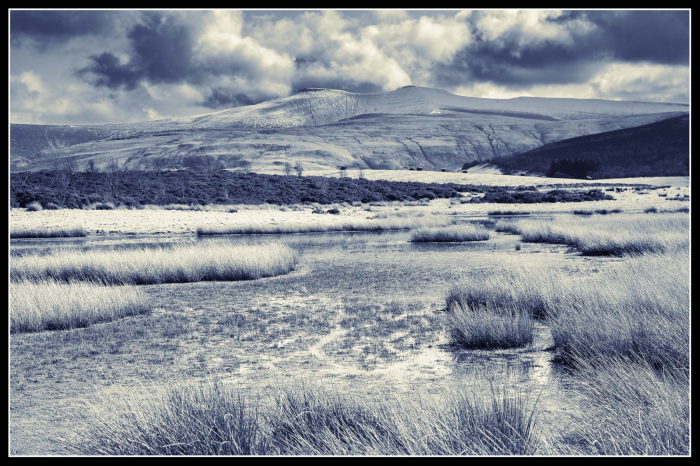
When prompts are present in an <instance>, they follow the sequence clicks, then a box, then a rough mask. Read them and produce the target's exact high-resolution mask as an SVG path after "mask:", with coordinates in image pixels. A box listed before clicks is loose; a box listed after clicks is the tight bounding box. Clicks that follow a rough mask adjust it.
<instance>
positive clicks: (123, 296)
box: [10, 280, 150, 333]
mask: <svg viewBox="0 0 700 466" xmlns="http://www.w3.org/2000/svg"><path fill="white" fill-rule="evenodd" d="M149 311H150V305H149V303H148V301H147V300H146V298H145V297H144V296H143V294H142V293H141V292H140V291H139V290H137V289H135V288H132V287H119V288H112V287H107V286H102V285H98V284H94V283H63V282H56V281H53V280H46V281H39V282H30V281H20V282H11V283H10V332H11V333H19V332H39V331H42V330H67V329H73V328H83V327H88V326H90V325H92V324H96V323H100V322H109V321H112V320H115V319H119V318H122V317H127V316H133V315H138V314H144V313H147V312H149Z"/></svg>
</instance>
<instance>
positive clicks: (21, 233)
mask: <svg viewBox="0 0 700 466" xmlns="http://www.w3.org/2000/svg"><path fill="white" fill-rule="evenodd" d="M83 236H87V232H86V231H85V229H84V228H83V227H81V226H80V227H67V228H10V238H77V237H83Z"/></svg>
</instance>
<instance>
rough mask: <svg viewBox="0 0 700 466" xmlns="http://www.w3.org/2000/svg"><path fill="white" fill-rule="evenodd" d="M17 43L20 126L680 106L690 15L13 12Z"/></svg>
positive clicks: (15, 89)
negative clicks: (454, 101) (343, 98)
mask: <svg viewBox="0 0 700 466" xmlns="http://www.w3.org/2000/svg"><path fill="white" fill-rule="evenodd" d="M10 35H11V51H10V52H11V77H12V79H11V98H12V99H13V106H12V113H11V118H12V121H16V120H17V119H22V120H23V121H27V120H31V121H35V122H49V121H50V122H64V121H69V120H70V121H75V122H82V123H91V122H95V121H105V119H107V121H110V122H118V121H135V120H137V119H148V118H153V117H157V116H163V117H173V116H183V115H192V114H196V112H200V113H204V112H207V111H210V110H211V109H221V108H227V107H232V106H240V105H250V104H255V103H258V102H261V101H264V100H268V99H272V98H277V97H284V96H288V95H290V94H291V93H293V92H295V91H296V90H298V89H300V88H307V87H330V88H336V89H343V90H346V91H350V92H365V93H376V92H382V91H391V90H394V89H396V88H399V87H402V86H406V85H419V86H429V87H438V88H442V89H445V90H448V91H455V92H459V93H463V94H469V95H475V96H482V97H494V98H508V97H512V96H516V95H545V94H546V95H557V96H565V95H567V93H569V94H568V95H570V96H571V95H573V96H576V97H598V98H610V99H634V100H663V99H673V100H672V101H683V99H686V100H687V95H688V88H689V82H688V77H687V74H688V66H689V57H690V53H689V36H690V28H689V12H688V11H658V10H654V11H608V10H604V11H585V10H577V11H558V10H556V11H542V10H521V11H518V10H507V11H497V10H486V11H479V10H462V11H456V10H455V11H430V12H419V11H408V12H407V11H403V10H376V11H365V12H362V11H355V12H345V11H332V10H325V11H270V10H266V11H265V12H261V11H226V10H217V11H197V10H191V11H153V10H149V11H128V10H124V11H121V10H119V11H107V10H95V11H49V10H42V11H29V10H26V11H25V10H13V11H11V12H10ZM37 80H38V81H37ZM78 93H79V94H80V95H78ZM49 109H52V110H49ZM52 112H53V113H52ZM81 112H82V113H81ZM81 115H82V116H81ZM81 118H83V120H82V121H80V120H81ZM110 119H111V120H110Z"/></svg>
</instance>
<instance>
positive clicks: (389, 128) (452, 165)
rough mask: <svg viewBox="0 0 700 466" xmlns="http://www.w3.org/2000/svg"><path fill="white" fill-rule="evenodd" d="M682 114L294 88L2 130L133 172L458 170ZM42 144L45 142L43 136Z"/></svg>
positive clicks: (15, 148)
mask: <svg viewBox="0 0 700 466" xmlns="http://www.w3.org/2000/svg"><path fill="white" fill-rule="evenodd" d="M687 112H688V106H687V105H680V104H664V103H649V102H618V101H606V100H583V99H546V98H534V97H521V98H515V99H481V98H475V97H463V96H457V95H454V94H450V93H449V92H446V91H442V90H437V89H429V88H422V87H416V86H408V87H403V88H400V89H397V90H395V91H393V92H387V93H382V94H357V93H351V92H345V91H339V90H332V89H304V90H301V91H300V92H298V93H297V94H295V95H293V96H290V97H284V98H280V99H274V100H270V101H267V102H262V103H260V104H257V105H250V106H245V107H238V108H232V109H227V110H222V111H219V112H214V113H210V114H206V115H199V116H193V117H185V118H173V119H167V120H158V121H150V122H142V123H136V124H122V125H103V126H83V127H75V128H73V127H69V126H57V127H46V126H45V127H37V126H35V125H11V157H12V160H28V161H30V167H32V168H33V169H40V168H47V167H50V166H51V162H52V161H53V160H54V159H56V158H62V157H72V158H76V159H78V160H79V161H87V160H88V159H93V160H95V161H96V162H97V163H98V166H102V165H106V164H107V163H108V162H109V161H110V160H112V159H115V158H116V159H118V160H120V162H121V163H122V164H125V165H126V166H131V167H135V166H137V165H138V164H140V163H142V162H144V161H147V160H148V159H149V158H152V157H153V156H164V157H169V158H171V159H173V161H174V163H182V161H183V160H185V158H187V157H200V156H205V155H206V156H211V157H213V158H215V159H218V160H219V161H221V162H222V163H223V164H224V165H225V166H227V167H236V166H239V164H240V163H241V162H242V161H244V160H245V161H251V162H252V163H253V169H254V170H261V171H268V172H275V171H280V172H281V170H282V168H281V167H282V166H283V165H284V163H285V162H292V163H294V162H295V161H297V160H301V161H303V162H304V163H305V164H307V166H308V167H309V168H310V169H311V168H314V169H316V168H317V169H322V168H324V167H325V168H328V167H336V166H338V165H359V166H362V167H365V168H368V167H369V168H376V169H398V168H407V167H411V166H422V167H424V169H426V170H431V169H437V170H439V169H440V168H449V169H459V168H461V166H462V164H464V163H465V162H472V161H475V160H476V161H481V160H488V159H493V158H497V157H507V156H510V155H513V154H517V153H521V152H525V151H528V150H531V149H535V148H537V147H540V146H542V145H543V144H546V143H549V142H554V141H559V140H562V139H566V138H572V137H577V136H583V135H587V134H595V133H599V132H603V131H611V130H616V129H623V128H631V127H635V126H639V125H643V124H648V123H652V122H655V121H660V120H664V119H667V118H670V117H672V116H676V115H679V114H684V113H687ZM47 141H48V142H47Z"/></svg>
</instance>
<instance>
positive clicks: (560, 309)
mask: <svg viewBox="0 0 700 466" xmlns="http://www.w3.org/2000/svg"><path fill="white" fill-rule="evenodd" d="M542 272H543V273H546V272H544V271H542ZM551 292H552V294H550V295H548V296H545V297H544V300H545V302H546V304H545V307H546V309H547V316H548V322H549V324H550V327H551V330H552V337H553V338H554V343H555V345H556V346H557V348H558V349H559V351H560V353H561V357H562V358H563V359H564V360H574V359H577V360H580V359H581V358H582V357H585V356H586V355H590V358H594V357H598V356H600V355H604V356H606V357H616V356H623V357H635V358H642V359H644V360H645V361H647V362H648V363H649V364H651V365H653V366H655V367H665V368H685V369H688V368H689V367H690V359H689V358H690V315H689V310H690V298H689V256H688V254H687V253H684V252H676V253H673V254H654V255H647V256H642V257H635V258H630V259H627V260H626V261H625V262H623V263H621V264H617V267H615V268H613V269H612V270H609V271H606V272H605V273H601V274H600V275H596V276H594V277H589V278H586V279H571V278H568V277H561V278H560V279H559V280H558V281H557V282H556V286H555V287H554V288H553V289H551Z"/></svg>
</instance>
